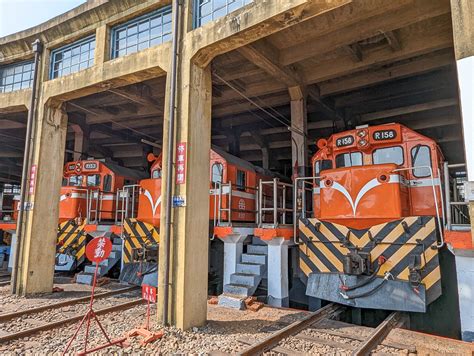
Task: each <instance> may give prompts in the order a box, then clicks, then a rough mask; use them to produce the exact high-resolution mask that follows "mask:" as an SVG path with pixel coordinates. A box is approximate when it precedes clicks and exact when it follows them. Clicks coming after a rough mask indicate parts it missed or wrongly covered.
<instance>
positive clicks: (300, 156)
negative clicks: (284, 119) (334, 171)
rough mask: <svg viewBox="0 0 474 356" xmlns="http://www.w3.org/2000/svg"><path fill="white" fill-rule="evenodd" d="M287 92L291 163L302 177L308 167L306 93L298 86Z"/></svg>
mask: <svg viewBox="0 0 474 356" xmlns="http://www.w3.org/2000/svg"><path fill="white" fill-rule="evenodd" d="M288 91H289V93H290V98H291V103H290V105H291V128H292V131H291V141H292V143H291V163H292V167H293V168H295V166H296V165H297V166H298V175H299V176H300V177H302V176H305V175H306V169H305V168H306V166H307V165H308V143H307V139H306V133H307V128H306V126H307V122H308V115H307V111H306V93H305V91H304V88H302V87H300V86H298V87H292V88H289V89H288ZM293 173H295V172H293Z"/></svg>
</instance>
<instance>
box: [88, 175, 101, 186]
mask: <svg viewBox="0 0 474 356" xmlns="http://www.w3.org/2000/svg"><path fill="white" fill-rule="evenodd" d="M99 185H100V175H99V174H91V175H88V176H87V186H88V187H98V186H99Z"/></svg>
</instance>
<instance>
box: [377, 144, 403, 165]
mask: <svg viewBox="0 0 474 356" xmlns="http://www.w3.org/2000/svg"><path fill="white" fill-rule="evenodd" d="M387 148H400V149H401V150H402V163H394V162H384V163H375V157H374V154H375V152H376V151H378V150H385V149H387ZM371 156H372V164H396V165H397V166H404V165H405V150H404V149H403V146H400V145H395V146H387V147H380V148H376V149H374V150H373V151H372V154H371Z"/></svg>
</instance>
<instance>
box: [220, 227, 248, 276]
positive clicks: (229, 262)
mask: <svg viewBox="0 0 474 356" xmlns="http://www.w3.org/2000/svg"><path fill="white" fill-rule="evenodd" d="M247 236H248V235H247V234H245V233H239V232H236V233H235V234H231V235H227V236H226V237H224V238H219V239H220V240H221V241H222V242H224V285H226V284H230V275H231V274H232V273H235V272H236V267H237V263H239V262H240V258H241V256H242V250H243V246H244V241H245V239H246V238H247Z"/></svg>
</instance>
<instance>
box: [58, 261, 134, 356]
mask: <svg viewBox="0 0 474 356" xmlns="http://www.w3.org/2000/svg"><path fill="white" fill-rule="evenodd" d="M98 270H99V262H96V263H95V272H94V281H93V283H92V293H91V301H90V304H89V310H88V311H87V313H86V315H84V318H82V320H81V322H80V323H79V326H78V327H77V329H76V332H75V333H74V335H73V336H72V338H71V340H69V342H68V344H67V346H66V349H65V350H64V352H63V355H65V354H66V353H67V352H68V350H69V348H70V347H71V344H72V342H73V341H74V340H75V339H76V337H77V335H78V334H79V331H80V330H81V327H82V325H83V324H84V322H87V324H86V340H85V341H84V351H82V352H79V353H78V355H87V354H88V353H91V352H95V351H98V350H101V349H104V348H106V347H109V346H113V345H119V346H120V347H124V344H125V340H127V338H126V337H123V338H120V339H116V340H113V341H111V340H110V338H109V336H108V335H107V333H106V332H105V329H104V327H103V326H102V324H101V323H100V321H99V319H98V318H97V315H96V314H95V312H94V309H93V304H94V292H95V285H96V282H97V272H98ZM91 319H93V320H95V321H96V322H97V325H99V328H100V330H101V331H102V334H104V336H105V338H106V339H107V343H105V344H102V345H100V346H97V347H95V348H93V349H89V350H88V349H87V341H88V339H89V329H90V324H91Z"/></svg>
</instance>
